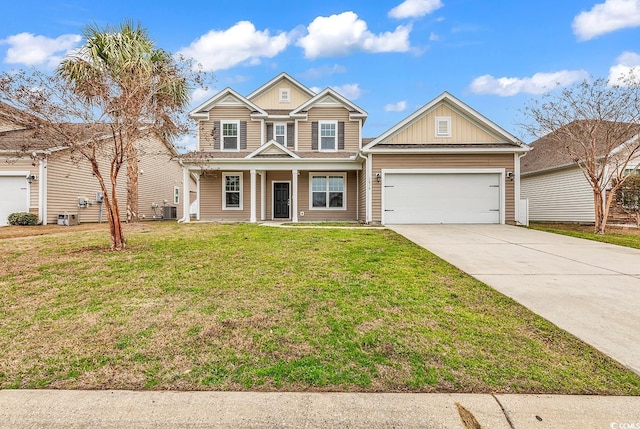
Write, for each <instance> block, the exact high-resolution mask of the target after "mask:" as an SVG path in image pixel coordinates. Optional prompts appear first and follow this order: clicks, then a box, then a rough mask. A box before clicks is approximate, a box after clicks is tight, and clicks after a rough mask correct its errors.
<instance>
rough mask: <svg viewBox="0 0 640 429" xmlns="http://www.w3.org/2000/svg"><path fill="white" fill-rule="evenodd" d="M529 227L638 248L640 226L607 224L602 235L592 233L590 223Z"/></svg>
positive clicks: (531, 225) (533, 225) (541, 224)
mask: <svg viewBox="0 0 640 429" xmlns="http://www.w3.org/2000/svg"><path fill="white" fill-rule="evenodd" d="M529 228H532V229H537V230H539V231H546V232H553V233H556V234H563V235H568V236H571V237H577V238H586V239H587V240H594V241H601V242H603V243H609V244H617V245H618V246H626V247H632V248H634V249H640V228H621V227H618V226H614V225H607V228H606V232H607V233H606V234H604V235H603V234H596V233H594V232H593V226H592V225H578V224H570V223H531V224H530V225H529Z"/></svg>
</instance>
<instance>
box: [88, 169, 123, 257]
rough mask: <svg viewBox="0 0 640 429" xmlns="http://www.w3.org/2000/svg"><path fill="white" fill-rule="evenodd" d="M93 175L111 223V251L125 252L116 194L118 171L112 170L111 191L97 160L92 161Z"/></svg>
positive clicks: (108, 220)
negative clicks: (98, 185)
mask: <svg viewBox="0 0 640 429" xmlns="http://www.w3.org/2000/svg"><path fill="white" fill-rule="evenodd" d="M90 162H91V167H92V169H93V174H94V175H95V176H96V179H98V183H99V184H100V189H101V190H102V195H103V199H104V202H103V204H104V207H105V211H106V213H107V222H108V223H109V232H110V234H111V249H112V250H123V249H124V248H125V245H126V244H125V239H124V233H123V231H122V223H121V222H120V208H119V207H118V195H117V194H116V180H117V178H118V175H117V170H116V171H115V173H114V171H113V170H112V174H111V176H110V177H111V190H109V189H107V186H106V184H105V183H104V178H103V177H102V173H101V172H100V169H99V168H98V163H97V161H96V160H95V158H93V159H90Z"/></svg>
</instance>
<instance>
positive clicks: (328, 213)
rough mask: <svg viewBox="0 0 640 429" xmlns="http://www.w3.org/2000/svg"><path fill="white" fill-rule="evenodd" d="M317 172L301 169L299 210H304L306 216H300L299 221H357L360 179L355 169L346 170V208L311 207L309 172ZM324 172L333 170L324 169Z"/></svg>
mask: <svg viewBox="0 0 640 429" xmlns="http://www.w3.org/2000/svg"><path fill="white" fill-rule="evenodd" d="M310 173H316V171H313V172H311V171H300V176H298V212H304V216H300V215H299V216H298V220H299V221H301V222H302V221H306V222H309V221H311V222H321V221H330V222H332V221H336V222H355V221H357V220H358V219H357V214H356V213H357V210H358V209H357V205H358V179H357V177H356V172H355V171H348V172H346V173H347V174H346V182H347V183H346V192H347V198H346V201H347V207H346V210H327V209H313V208H311V209H310V208H309V206H310V204H309V193H310V190H309V174H310ZM322 173H328V174H329V175H331V173H332V172H326V171H322ZM333 173H341V174H342V173H345V172H342V171H335V172H333Z"/></svg>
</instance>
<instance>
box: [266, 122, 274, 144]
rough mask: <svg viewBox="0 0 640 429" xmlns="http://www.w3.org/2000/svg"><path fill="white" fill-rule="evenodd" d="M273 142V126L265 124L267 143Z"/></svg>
mask: <svg viewBox="0 0 640 429" xmlns="http://www.w3.org/2000/svg"><path fill="white" fill-rule="evenodd" d="M271 140H273V124H267V141H271Z"/></svg>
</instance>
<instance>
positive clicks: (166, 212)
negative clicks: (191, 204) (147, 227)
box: [162, 206, 178, 220]
mask: <svg viewBox="0 0 640 429" xmlns="http://www.w3.org/2000/svg"><path fill="white" fill-rule="evenodd" d="M177 218H178V208H177V207H175V206H162V219H164V220H171V219H177Z"/></svg>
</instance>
